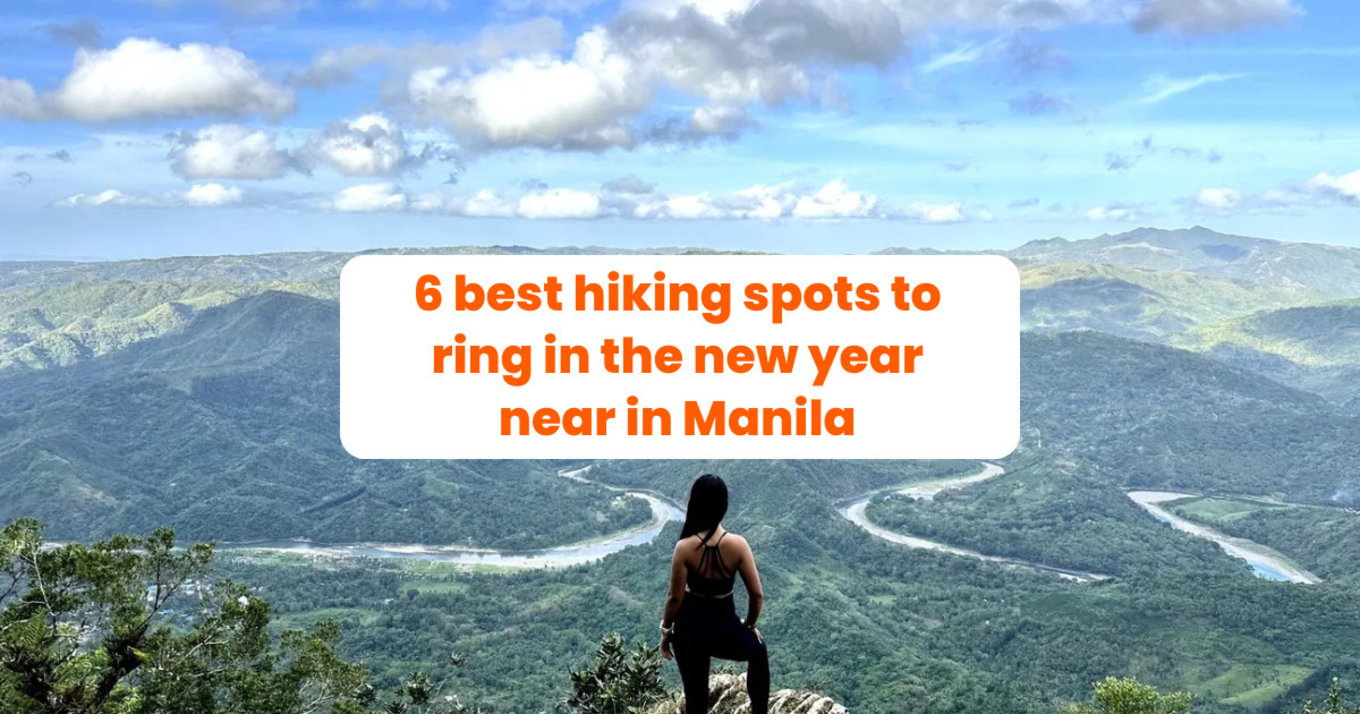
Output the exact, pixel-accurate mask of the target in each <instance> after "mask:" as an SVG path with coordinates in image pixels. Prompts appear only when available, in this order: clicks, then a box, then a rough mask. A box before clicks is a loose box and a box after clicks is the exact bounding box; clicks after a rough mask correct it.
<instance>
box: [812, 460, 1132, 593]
mask: <svg viewBox="0 0 1360 714" xmlns="http://www.w3.org/2000/svg"><path fill="white" fill-rule="evenodd" d="M1004 473H1006V470H1005V469H1003V468H1001V467H1000V466H998V465H997V464H992V463H986V462H984V463H983V464H982V470H981V471H978V472H977V473H972V474H966V475H963V476H954V477H951V478H943V479H937V480H933V481H923V482H918V483H913V484H910V485H907V486H899V487H892V488H884V489H878V490H875V491H870V492H868V493H865V494H861V495H859V496H855V497H853V498H850V499H847V500H845V501H841V502H840V503H838V504H836V510H837V511H838V512H839V513H840V514H841V515H842V516H843V517H845V518H846V519H847V520H849V521H850V522H851V523H854V524H855V525H857V526H859V527H860V528H863V529H864V530H865V531H867V532H868V533H869V534H870V535H873V536H875V537H877V538H879V539H881V540H885V541H888V542H889V543H896V544H898V545H904V546H906V547H908V548H917V549H919V550H933V551H936V552H939V553H949V554H951V555H959V556H963V557H965V558H972V559H974V560H981V561H985V562H988V563H1001V564H1003V565H1012V566H1016V567H1021V568H1026V569H1029V570H1037V571H1040V572H1045V573H1053V574H1054V575H1057V576H1059V577H1061V578H1065V579H1067V580H1072V581H1075V582H1079V583H1091V582H1097V581H1100V580H1107V579H1109V577H1110V576H1108V575H1101V574H1099V573H1087V572H1083V571H1080V570H1068V569H1066V568H1058V567H1054V566H1051V565H1044V564H1042V563H1033V562H1030V561H1027V560H1021V559H1019V558H1007V557H1002V556H997V555H987V554H985V553H979V552H978V551H975V550H969V549H967V548H960V547H958V546H953V545H949V544H948V543H941V542H939V541H934V540H928V539H926V538H919V537H917V536H913V535H908V534H906V533H898V532H896V531H890V530H888V529H887V528H884V527H882V526H879V525H876V524H874V523H873V522H872V521H870V520H869V517H868V514H867V513H866V511H867V509H868V507H869V503H870V502H871V501H873V500H874V499H875V498H877V497H879V496H882V495H886V494H895V495H902V496H907V497H908V498H915V499H919V500H923V501H929V500H931V499H933V498H935V496H936V495H938V494H940V493H942V492H944V491H950V490H953V489H957V488H963V487H965V486H971V485H973V484H975V483H982V482H983V481H987V480H990V479H993V478H996V477H997V476H1001V475H1002V474H1004Z"/></svg>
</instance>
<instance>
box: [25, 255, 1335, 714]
mask: <svg viewBox="0 0 1360 714" xmlns="http://www.w3.org/2000/svg"><path fill="white" fill-rule="evenodd" d="M1148 246H1151V247H1152V248H1149V247H1148ZM1224 246H1228V247H1224ZM571 250H578V249H571ZM498 251H499V252H534V251H527V249H518V248H456V249H452V250H451V251H450V252H465V253H472V252H498ZM441 252H443V251H441ZM1006 254H1007V255H1008V256H1009V257H1011V258H1012V259H1013V260H1015V261H1017V262H1018V263H1019V267H1020V269H1021V273H1022V277H1023V279H1024V281H1025V282H1024V287H1023V291H1022V312H1023V315H1022V318H1023V321H1024V325H1025V328H1026V331H1025V333H1024V335H1023V336H1022V403H1021V418H1022V433H1023V439H1022V442H1021V444H1020V447H1019V448H1018V449H1017V451H1016V452H1015V453H1014V454H1012V455H1011V456H1009V457H1007V458H1006V459H1004V460H1003V461H1000V462H998V463H995V464H986V465H983V466H982V467H979V466H978V464H976V463H971V462H904V461H862V460H826V461H795V460H768V461H738V460H710V459H704V458H703V455H702V454H695V457H696V458H695V459H693V460H686V461H600V462H597V463H595V464H593V465H592V466H590V467H589V471H584V470H582V468H583V465H582V464H580V463H573V462H562V461H553V460H542V461H448V462H423V461H372V462H369V461H358V460H356V459H353V458H351V457H349V456H348V454H346V453H345V452H344V450H343V448H342V447H341V445H340V444H339V441H338V438H337V433H338V423H337V416H336V409H335V405H336V402H337V399H338V385H337V374H336V370H335V360H336V359H337V356H336V348H337V345H336V335H337V330H338V320H337V314H336V306H335V302H334V300H335V280H336V277H337V276H338V274H339V270H340V268H341V267H342V266H343V265H344V262H345V261H346V260H347V259H348V257H349V254H339V253H305V254H304V253H299V254H280V255H264V256H216V257H203V258H174V259H164V260H155V261H132V262H128V263H107V264H103V263H101V264H86V263H64V264H63V263H51V264H47V263H45V264H6V265H5V266H0V350H2V351H3V354H2V356H0V515H2V516H4V518H5V519H6V520H9V519H12V518H15V517H18V516H35V517H38V518H41V519H43V520H44V521H46V522H47V523H48V524H49V526H50V529H51V530H50V533H51V536H52V537H53V538H55V539H59V540H89V539H92V538H98V537H104V536H107V535H110V534H113V533H119V532H137V533H145V532H149V531H150V530H151V529H153V528H155V527H158V526H162V525H168V526H172V527H174V528H175V529H176V530H177V531H178V532H179V535H180V537H181V539H182V540H190V539H201V540H215V541H217V542H218V543H219V546H220V556H221V557H220V561H219V563H218V565H217V566H216V567H217V570H216V571H215V573H214V575H215V576H216V577H222V578H232V579H238V580H240V581H241V582H245V583H250V584H251V585H252V586H253V587H256V588H258V589H259V592H260V594H261V596H262V597H264V598H266V599H267V600H268V601H269V603H270V606H271V608H272V610H273V612H274V613H275V615H276V617H277V618H278V621H279V622H280V623H282V624H284V625H288V626H301V625H307V624H310V623H313V622H318V621H321V620H327V619H330V620H336V621H338V622H339V623H340V626H341V630H342V639H341V646H342V650H343V653H344V654H345V655H346V656H349V657H353V658H355V659H359V660H362V661H364V662H365V664H366V665H367V666H368V668H369V669H370V671H371V672H372V673H373V674H374V675H375V678H376V680H377V681H378V683H379V684H382V685H384V686H391V685H395V684H396V683H397V682H398V681H399V680H400V678H401V677H402V676H404V675H405V674H407V673H409V672H410V671H412V670H413V669H421V670H422V671H428V672H429V673H430V675H431V676H432V677H435V678H437V679H439V680H441V681H446V682H449V686H450V687H452V688H453V689H454V690H455V691H457V693H458V694H459V695H460V696H462V697H465V698H466V700H468V701H476V702H478V703H479V704H481V705H482V706H483V707H484V709H485V710H486V711H490V712H522V711H540V710H545V709H546V708H547V707H549V706H551V703H552V702H555V701H559V700H560V699H561V697H562V694H563V690H564V688H565V687H566V686H567V683H566V682H565V680H564V675H563V672H564V671H565V670H566V669H567V668H568V667H569V666H572V665H575V664H578V663H581V662H582V661H583V660H584V659H585V658H587V657H589V655H590V653H591V651H592V650H593V648H594V646H595V644H596V643H598V642H599V640H600V638H601V637H602V636H603V635H604V634H605V633H608V632H615V631H617V632H620V633H622V634H623V635H624V636H625V637H628V638H633V639H637V640H642V641H650V639H651V638H652V637H654V633H655V627H656V616H657V613H658V611H659V608H660V605H661V599H662V597H663V594H664V588H665V577H666V572H665V563H666V561H667V558H668V554H669V552H670V544H671V542H672V540H673V539H674V538H675V536H676V535H677V534H678V529H679V526H678V524H677V523H676V522H675V519H677V518H678V517H679V516H680V514H681V511H680V506H679V505H678V504H680V503H682V502H683V500H684V498H685V496H686V493H687V489H688V486H689V484H690V482H691V481H692V479H693V477H694V476H695V475H696V474H698V473H704V472H711V473H717V474H720V475H722V476H723V477H724V479H725V480H727V481H728V483H729V486H730V488H731V493H732V508H731V511H730V513H729V518H728V521H729V524H730V526H731V527H732V529H733V530H734V531H736V532H739V533H742V534H743V535H745V536H746V537H747V538H748V540H749V541H750V542H751V544H752V547H753V549H754V550H755V553H756V557H757V558H758V559H759V562H760V567H761V574H762V578H763V580H764V581H765V584H766V594H767V603H766V606H767V614H766V615H765V616H763V617H762V626H761V627H762V631H763V632H765V633H766V635H767V636H768V637H770V638H771V642H772V643H773V646H772V649H771V654H772V658H773V659H772V665H773V667H774V670H775V672H776V679H777V680H778V681H779V683H780V685H781V686H792V687H798V688H807V689H818V690H819V691H823V692H825V693H827V694H829V695H831V696H834V697H835V698H836V699H837V701H840V702H843V703H845V704H846V705H847V706H849V707H850V708H851V709H852V710H854V711H861V712H868V713H871V714H872V713H876V712H883V713H885V714H887V713H895V712H899V711H920V712H925V713H927V714H951V713H952V712H956V711H968V712H970V714H993V713H995V714H1003V713H1004V714H1015V713H1017V712H1018V713H1020V714H1052V712H1054V711H1057V710H1058V709H1059V708H1060V706H1061V705H1062V703H1063V702H1068V701H1074V700H1076V699H1079V698H1082V697H1084V696H1085V695H1086V694H1087V693H1088V692H1089V687H1090V683H1091V682H1092V681H1096V680H1099V679H1102V678H1104V677H1106V676H1109V675H1120V676H1136V677H1138V678H1140V679H1142V680H1144V681H1147V682H1151V683H1154V684H1157V685H1159V686H1162V687H1168V688H1180V689H1185V690H1187V691H1191V692H1193V693H1194V694H1195V695H1196V698H1197V703H1196V709H1195V711H1196V712H1203V713H1204V714H1276V713H1277V712H1288V711H1296V710H1297V709H1298V708H1299V706H1300V704H1301V702H1302V700H1303V699H1305V698H1307V697H1310V696H1312V697H1316V696H1317V695H1318V693H1319V692H1320V691H1321V688H1323V687H1325V683H1326V681H1327V680H1328V679H1330V677H1331V676H1340V677H1342V679H1343V681H1347V682H1360V649H1358V648H1357V644H1356V643H1360V547H1357V545H1356V544H1357V543H1360V525H1357V524H1360V518H1358V517H1356V515H1355V514H1354V513H1353V512H1352V510H1353V509H1356V508H1360V449H1357V447H1356V443H1355V440H1354V435H1355V434H1356V433H1360V431H1358V430H1360V412H1357V411H1356V409H1355V407H1356V406H1357V404H1360V403H1357V402H1354V400H1355V399H1356V393H1355V383H1356V380H1355V379H1354V375H1356V374H1360V371H1357V370H1360V364H1356V362H1355V354H1356V352H1355V350H1354V344H1355V342H1354V341H1355V332H1354V324H1353V320H1354V317H1355V314H1354V311H1353V310H1352V309H1350V302H1349V301H1353V300H1354V299H1355V298H1356V297H1357V296H1356V295H1354V294H1351V293H1350V292H1349V291H1353V290H1354V289H1355V286H1356V285H1360V257H1357V256H1360V251H1349V252H1348V251H1347V250H1344V249H1334V248H1332V247H1320V246H1309V245H1307V244H1292V243H1281V242H1276V241H1266V240H1263V239H1248V238H1242V237H1237V236H1226V235H1222V234H1215V233H1212V232H1209V231H1205V230H1203V229H1192V230H1188V231H1153V230H1151V229H1139V230H1136V231H1131V232H1129V233H1127V234H1120V235H1114V236H1101V237H1099V238H1096V239H1090V240H1088V241H1065V240H1064V241H1047V240H1046V241H1036V242H1033V243H1031V244H1027V245H1025V246H1022V247H1021V248H1017V249H1015V250H1012V251H1006ZM1294 311H1301V312H1294ZM82 316H87V317H88V316H93V319H92V320H91V319H82ZM891 339H892V338H891V336H885V339H884V342H885V343H888V342H890V340H891ZM824 406H825V405H824ZM729 411H730V410H729ZM789 411H790V412H791V416H792V411H793V407H792V406H791V407H790V409H789ZM775 426H776V428H777V426H778V423H777V421H776V422H775ZM1002 474H1004V476H1003V475H1002ZM1139 491H1142V492H1160V493H1163V494H1261V496H1259V497H1256V498H1257V500H1256V501H1247V500H1244V499H1242V498H1238V497H1228V496H1221V495H1213V496H1210V497H1207V498H1202V499H1198V500H1193V501H1181V500H1177V499H1167V500H1163V497H1162V496H1160V495H1158V496H1154V497H1152V498H1153V500H1150V501H1149V502H1148V504H1147V505H1148V506H1154V507H1156V508H1158V509H1160V510H1162V511H1164V512H1165V513H1166V514H1168V515H1169V518H1168V520H1170V519H1178V520H1181V521H1185V522H1186V523H1189V524H1191V525H1192V526H1194V528H1196V529H1197V530H1194V531H1189V532H1187V531H1185V530H1178V529H1177V528H1173V527H1169V526H1168V525H1167V524H1166V523H1165V522H1163V520H1159V518H1158V517H1154V515H1155V514H1153V513H1152V512H1150V510H1148V508H1147V507H1145V506H1142V505H1140V504H1139V503H1136V502H1135V501H1134V500H1133V499H1131V498H1130V497H1129V496H1128V495H1127V494H1128V493H1129V492H1139ZM1279 504H1292V505H1289V506H1287V507H1286V506H1284V505H1279ZM1175 522H1176V521H1175V520H1172V523H1175ZM1222 542H1231V543H1234V544H1236V546H1237V547H1239V548H1242V549H1243V552H1242V554H1241V555H1242V557H1230V556H1229V555H1228V554H1226V553H1225V551H1224V548H1223V547H1221V545H1220V543H1222ZM1279 554H1286V555H1287V556H1288V561H1289V562H1287V563H1285V562H1281V561H1280V560H1279ZM1268 558H1269V559H1268ZM1249 562H1256V563H1259V564H1262V565H1264V566H1266V567H1267V568H1269V569H1270V570H1271V571H1273V573H1274V574H1278V575H1282V576H1288V575H1290V574H1294V575H1296V576H1298V577H1297V578H1295V579H1297V580H1299V582H1304V580H1303V577H1304V576H1305V575H1307V576H1311V578H1312V580H1313V582H1314V584H1312V585H1309V586H1307V587H1300V586H1295V585H1291V584H1290V583H1285V582H1273V581H1271V580H1269V579H1266V578H1263V577H1260V576H1261V575H1262V574H1265V575H1271V573H1268V572H1267V573H1262V572H1261V570H1259V569H1258V570H1257V571H1256V572H1253V569H1252V567H1251V566H1250V565H1248V563H1249ZM451 652H452V653H456V654H457V655H458V657H459V658H460V659H465V660H466V665H465V666H461V667H456V666H453V665H452V664H449V660H450V653H451ZM668 676H670V675H668Z"/></svg>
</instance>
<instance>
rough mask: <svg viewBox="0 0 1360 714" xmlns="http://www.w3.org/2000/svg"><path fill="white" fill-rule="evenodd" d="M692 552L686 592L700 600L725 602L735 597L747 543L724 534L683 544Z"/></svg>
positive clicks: (696, 537)
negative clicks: (735, 587)
mask: <svg viewBox="0 0 1360 714" xmlns="http://www.w3.org/2000/svg"><path fill="white" fill-rule="evenodd" d="M680 546H681V547H682V548H689V549H690V550H691V552H690V553H689V555H688V557H687V558H686V562H685V567H686V568H687V569H688V571H689V574H688V578H687V579H686V582H685V591H686V592H688V593H692V594H694V595H699V596H700V597H709V598H722V597H730V596H731V595H732V587H733V584H734V583H735V582H736V577H737V571H738V568H739V566H740V565H741V560H742V558H743V556H744V552H745V548H746V547H747V546H746V543H745V541H744V540H743V539H742V538H741V536H737V535H733V534H731V533H729V532H727V531H726V530H722V531H720V532H719V533H718V534H717V537H716V538H715V537H713V534H712V532H709V533H701V534H697V535H693V536H690V537H689V538H686V539H684V540H683V541H681V542H680Z"/></svg>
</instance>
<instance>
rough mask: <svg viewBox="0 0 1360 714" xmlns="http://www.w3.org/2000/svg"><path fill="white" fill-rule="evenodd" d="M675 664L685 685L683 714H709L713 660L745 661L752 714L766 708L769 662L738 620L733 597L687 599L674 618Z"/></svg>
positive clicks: (753, 634)
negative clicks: (710, 669) (709, 677)
mask: <svg viewBox="0 0 1360 714" xmlns="http://www.w3.org/2000/svg"><path fill="white" fill-rule="evenodd" d="M673 646H674V649H675V663H676V665H678V666H679V668H680V681H681V682H683V683H684V685H685V714H708V671H709V664H710V662H711V660H712V658H714V657H717V658H718V659H726V660H733V661H736V662H746V663H747V665H746V692H747V694H748V695H749V696H750V697H751V714H766V712H767V711H768V710H769V707H770V660H769V658H768V656H767V655H766V653H765V643H764V642H761V641H760V640H759V639H758V638H757V637H756V633H754V632H752V631H751V630H750V629H749V628H747V627H746V626H745V625H743V624H741V619H740V618H738V617H737V613H736V610H735V609H734V607H733V604H732V598H731V597H726V598H721V599H717V600H712V599H706V598H700V597H698V596H695V595H689V596H687V597H686V598H685V600H684V602H683V604H682V605H681V607H680V613H679V615H678V616H677V617H676V620H675V638H674V640H673Z"/></svg>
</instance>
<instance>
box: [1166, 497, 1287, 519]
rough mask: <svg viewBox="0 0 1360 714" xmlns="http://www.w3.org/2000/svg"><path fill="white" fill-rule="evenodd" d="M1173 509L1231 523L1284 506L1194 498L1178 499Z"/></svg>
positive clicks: (1199, 517) (1197, 517)
mask: <svg viewBox="0 0 1360 714" xmlns="http://www.w3.org/2000/svg"><path fill="white" fill-rule="evenodd" d="M1171 508H1172V510H1174V511H1175V512H1176V513H1178V514H1180V515H1182V516H1185V517H1186V518H1190V519H1194V520H1199V521H1210V522H1217V523H1231V522H1233V521H1237V520H1241V519H1243V518H1246V517H1247V516H1249V515H1251V514H1253V513H1256V512H1257V511H1264V510H1268V509H1277V508H1283V506H1275V505H1271V504H1269V503H1263V502H1261V501H1252V500H1247V499H1236V498H1194V499H1184V500H1181V501H1176V502H1175V503H1173V504H1171Z"/></svg>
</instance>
